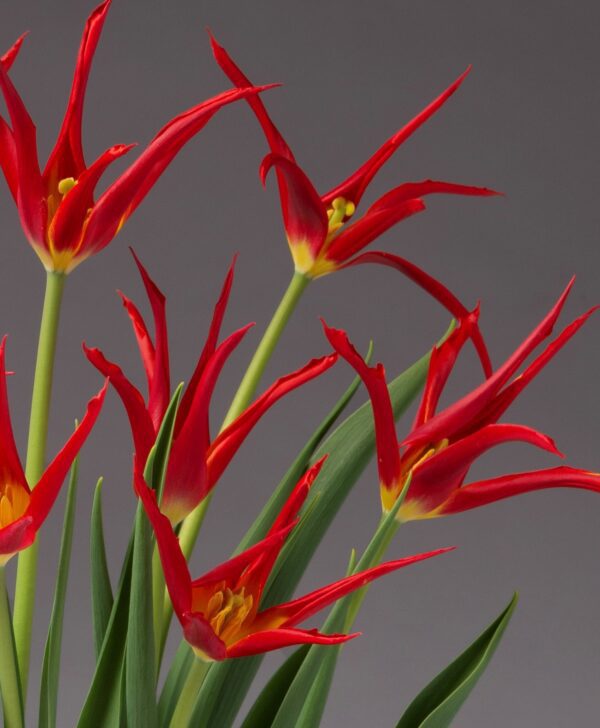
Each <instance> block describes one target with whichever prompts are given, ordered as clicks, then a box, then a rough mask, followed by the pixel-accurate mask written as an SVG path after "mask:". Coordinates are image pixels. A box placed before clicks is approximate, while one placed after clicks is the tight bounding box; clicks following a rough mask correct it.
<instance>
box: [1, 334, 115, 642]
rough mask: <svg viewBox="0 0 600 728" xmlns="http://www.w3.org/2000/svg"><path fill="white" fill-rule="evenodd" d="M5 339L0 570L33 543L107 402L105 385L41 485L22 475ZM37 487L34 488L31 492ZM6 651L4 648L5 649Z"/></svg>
mask: <svg viewBox="0 0 600 728" xmlns="http://www.w3.org/2000/svg"><path fill="white" fill-rule="evenodd" d="M5 348H6V337H5V338H4V339H3V340H2V343H1V344H0V430H1V438H2V445H1V446H0V566H4V565H5V564H6V562H7V561H8V560H9V559H10V558H11V557H12V556H14V555H15V554H16V553H17V552H18V551H22V550H23V549H26V548H27V547H28V546H31V544H32V543H33V542H34V540H35V537H36V534H37V532H38V531H39V529H40V528H41V527H42V525H43V524H44V521H45V520H46V518H47V516H48V514H49V513H50V511H51V510H52V506H53V505H54V502H55V500H56V498H57V496H58V494H59V492H60V489H61V486H62V484H63V482H64V480H65V477H66V475H67V473H68V472H69V468H70V467H71V465H72V464H73V461H74V460H75V458H76V457H77V454H78V453H79V451H80V450H81V448H82V447H83V444H84V443H85V441H86V440H87V438H88V435H89V434H90V432H91V430H92V428H93V426H94V423H95V422H96V419H97V417H98V415H99V414H100V410H101V409H102V403H103V401H104V395H105V393H106V385H104V387H103V388H102V390H101V391H100V392H99V393H98V394H97V395H96V396H95V397H93V398H92V399H91V400H90V401H89V403H88V406H87V410H86V413H85V415H84V416H83V419H82V420H81V423H80V424H79V425H78V426H77V427H76V428H75V432H74V433H73V434H72V435H71V437H70V438H69V439H68V440H67V442H66V443H65V445H64V447H63V448H62V450H61V451H60V452H59V453H58V455H56V457H55V458H54V460H52V462H51V463H50V464H49V465H48V467H47V468H46V469H45V471H44V473H43V475H42V477H41V478H40V480H39V482H38V483H37V484H36V483H28V482H27V479H26V478H25V473H24V472H23V467H22V465H21V460H20V458H19V453H18V451H17V446H16V444H15V438H14V436H13V431H12V425H11V422H10V412H9V409H8V393H7V391H6V367H5ZM31 486H35V488H33V489H32V488H31ZM2 649H5V647H2Z"/></svg>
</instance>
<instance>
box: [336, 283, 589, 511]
mask: <svg viewBox="0 0 600 728" xmlns="http://www.w3.org/2000/svg"><path fill="white" fill-rule="evenodd" d="M572 283H573V282H572V281H571V283H570V284H569V286H568V287H567V289H566V290H565V291H564V293H563V294H562V296H561V297H560V298H559V300H558V301H557V303H556V304H555V305H554V307H553V308H552V309H551V310H550V312H549V313H548V314H547V315H546V317H545V318H544V319H543V320H542V322H541V323H540V324H539V325H538V326H537V327H536V328H535V329H534V331H533V332H532V333H531V334H530V335H529V336H528V337H527V338H526V339H525V341H524V342H523V343H522V344H521V345H520V346H519V347H518V348H517V349H516V351H515V352H514V353H513V354H512V355H511V356H510V357H509V358H508V359H507V360H506V361H505V362H504V364H503V365H502V366H501V367H499V368H498V369H497V370H496V371H495V372H494V373H493V374H492V376H491V377H489V378H488V379H487V380H486V381H485V382H484V383H483V384H481V385H480V386H479V387H477V388H476V389H474V390H473V391H471V392H470V393H469V394H467V395H466V396H464V397H462V398H461V399H459V400H458V401H457V402H455V403H454V404H452V405H450V406H449V407H446V408H445V409H443V410H441V411H440V412H436V409H437V406H438V402H439V399H440V396H441V394H442V391H443V389H444V386H445V384H446V381H447V379H448V377H449V375H450V373H451V371H452V368H453V366H454V364H455V362H456V359H457V357H458V354H459V353H460V350H461V348H462V346H463V345H464V343H465V341H466V339H467V338H468V337H469V335H470V331H471V329H472V328H473V326H475V325H476V322H477V316H478V311H477V310H475V311H473V312H472V313H471V314H470V315H469V316H468V317H467V318H465V319H463V320H461V321H460V323H459V326H458V328H456V329H455V330H454V331H453V332H452V333H451V334H450V336H449V337H448V338H447V339H446V340H445V341H444V342H443V343H442V344H441V345H440V346H439V347H436V348H434V349H433V352H432V355H431V361H430V365H429V371H428V376H427V382H426V384H425V390H424V393H423V397H422V400H421V405H420V407H419V410H418V412H417V416H416V420H415V423H414V425H413V428H412V431H411V432H410V434H409V435H408V437H407V438H405V439H404V440H403V441H402V443H399V442H398V439H397V436H396V430H395V424H394V416H393V412H392V406H391V401H390V397H389V393H388V389H387V385H386V379H385V371H384V368H383V366H382V365H381V364H378V365H376V366H374V367H370V366H367V364H366V363H365V362H364V360H363V359H362V357H361V356H360V354H358V352H357V351H356V349H355V348H354V347H353V346H352V344H351V342H350V340H349V339H348V336H347V334H346V333H345V332H344V331H341V330H339V329H332V328H329V327H328V326H327V325H325V333H326V336H327V338H328V339H329V341H330V343H331V344H332V346H333V348H334V349H335V350H336V351H337V352H338V353H339V354H340V355H341V356H342V357H343V358H344V359H346V361H347V362H348V363H349V364H350V365H351V366H352V367H353V368H354V369H355V370H356V371H357V372H358V374H359V375H360V376H361V378H362V379H363V382H364V384H365V385H366V387H367V390H368V392H369V396H370V399H371V404H372V407H373V414H374V419H375V430H376V440H377V454H378V463H379V477H380V483H381V500H382V505H383V509H384V511H389V510H390V509H391V507H392V505H393V504H394V503H395V501H396V499H397V498H398V496H399V494H400V493H401V492H402V489H403V487H404V485H405V483H406V482H407V478H408V477H409V476H411V480H410V484H409V487H408V492H407V494H406V497H405V499H404V501H403V503H402V505H401V506H400V509H399V515H398V518H399V520H401V521H409V520H414V519H422V518H435V517H437V516H444V515H448V514H450V513H459V512H461V511H466V510H469V509H471V508H476V507H478V506H482V505H486V504H487V503H491V502H493V501H497V500H501V499H503V498H508V497H511V496H514V495H519V494H520V493H527V492H529V491H534V490H541V489H544V488H556V487H565V488H582V489H586V490H592V491H596V492H600V474H599V473H592V472H588V471H585V470H579V469H576V468H571V467H566V466H562V467H557V468H550V469H544V470H538V471H535V472H530V473H517V474H512V475H504V476H501V477H499V478H492V479H488V480H480V481H476V482H472V483H469V484H467V485H464V482H465V480H466V477H467V475H468V471H469V468H470V467H471V465H472V464H473V462H474V461H475V460H476V459H477V458H478V457H479V456H480V455H482V454H483V453H485V452H487V451H488V450H490V449H491V448H493V447H496V446H497V445H500V444H502V443H505V442H513V441H516V442H525V443H529V444H531V445H534V446H536V447H538V448H541V449H542V450H546V451H548V452H550V453H553V454H556V455H560V453H559V451H558V450H557V449H556V446H555V444H554V442H553V441H552V440H551V439H550V438H549V437H548V436H547V435H545V434H543V433H541V432H538V431H537V430H534V429H532V428H530V427H525V426H524V425H515V424H498V420H499V418H500V417H501V416H502V415H503V414H504V412H505V411H506V410H507V408H508V407H509V406H510V405H511V403H512V402H513V401H514V400H515V398H516V397H517V396H518V395H519V394H520V393H521V392H522V391H523V389H524V388H525V387H526V386H527V385H528V384H529V382H531V380H532V379H533V378H534V377H535V376H536V375H537V374H539V372H540V371H541V370H542V369H543V368H544V367H545V366H546V364H548V362H549V361H550V360H551V359H552V358H553V357H554V356H555V355H556V354H557V353H558V351H560V349H562V347H563V346H564V345H565V344H566V343H567V342H568V341H569V339H570V338H571V337H572V336H573V335H574V334H575V333H576V332H577V331H578V330H579V329H580V328H581V326H583V324H584V323H585V322H586V321H587V320H588V318H589V317H590V315H591V314H592V313H593V312H594V310H596V309H595V308H593V309H590V310H589V311H588V312H587V313H585V314H583V315H582V316H579V318H577V319H575V321H573V322H572V323H571V324H570V325H569V326H567V327H566V328H565V329H564V330H563V331H562V332H561V333H560V334H559V335H558V336H557V337H556V338H555V339H554V340H553V341H551V342H550V343H549V344H548V345H547V346H546V348H545V349H544V350H543V351H542V352H541V353H540V354H539V355H538V356H537V358H535V359H534V360H533V361H532V363H531V364H529V366H528V367H526V368H525V369H524V370H523V371H522V373H521V374H519V375H518V376H516V377H515V374H516V373H517V372H518V370H519V369H520V368H521V366H522V365H523V364H524V362H525V361H526V359H527V358H528V357H529V356H530V355H531V354H532V353H533V351H534V350H535V349H536V348H537V347H538V346H539V345H540V344H541V343H542V342H543V341H544V340H545V339H547V338H548V337H549V336H550V335H551V333H552V329H553V327H554V324H555V323H556V320H557V319H558V316H559V314H560V311H561V309H562V307H563V305H564V303H565V300H566V298H567V296H568V293H569V290H570V288H571V285H572Z"/></svg>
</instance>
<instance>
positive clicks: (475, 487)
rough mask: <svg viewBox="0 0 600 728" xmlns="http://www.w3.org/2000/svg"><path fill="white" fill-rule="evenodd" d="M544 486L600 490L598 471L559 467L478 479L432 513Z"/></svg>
mask: <svg viewBox="0 0 600 728" xmlns="http://www.w3.org/2000/svg"><path fill="white" fill-rule="evenodd" d="M546 488H581V489H583V490H592V491H595V492H596V493H600V474H599V473H590V472H587V471H585V470H578V469H577V468H570V467H567V466H562V467H558V468H550V469H547V470H538V471H536V472H532V473H515V474H513V475H503V476H501V477H499V478H492V479H490V480H480V481H478V482H476V483H471V484H470V485H466V486H464V487H463V488H460V489H459V490H457V491H455V492H454V493H453V494H452V495H451V496H450V498H448V500H447V501H446V502H445V503H444V504H443V505H442V506H441V508H440V509H439V511H438V512H437V513H435V514H434V515H435V516H438V515H439V516H445V515H449V514H450V513H461V512H462V511H468V510H470V509H471V508H478V507H479V506H485V505H487V504H488V503H494V502H496V501H498V500H502V499H503V498H511V497H512V496H515V495H521V494H522V493H530V492H533V491H536V490H545V489H546Z"/></svg>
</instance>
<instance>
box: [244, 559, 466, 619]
mask: <svg viewBox="0 0 600 728" xmlns="http://www.w3.org/2000/svg"><path fill="white" fill-rule="evenodd" d="M452 550H453V549H452V548H444V549H436V550H435V551H428V552H427V553H424V554H417V555H415V556H407V557H405V558H403V559H397V560H396V561H387V562H386V563H384V564H379V565H378V566H374V567H373V568H371V569H367V570H366V571H361V572H359V573H358V574H352V576H347V577H346V578H344V579H340V581H336V582H334V583H333V584H328V585H327V586H324V587H321V589H316V590H315V591H313V592H311V593H310V594H306V595H305V596H303V597H300V598H299V599H294V600H293V601H291V602H287V603H286V604H280V605H278V606H276V607H271V608H270V609H267V610H265V611H264V612H261V613H260V614H259V615H258V617H257V619H256V621H257V622H258V621H259V620H260V622H263V620H264V623H265V624H268V620H269V618H271V617H272V616H275V615H277V616H278V617H279V618H281V617H283V616H285V618H286V621H285V622H284V623H283V625H282V626H283V627H292V626H294V625H295V624H299V623H300V622H303V621H304V620H305V619H308V618H309V617H312V615H313V614H316V613H317V612H320V611H321V609H324V608H325V607H327V606H328V605H329V604H332V603H333V602H335V601H336V600H338V599H341V598H342V597H345V596H346V595H347V594H350V593H351V592H353V591H356V590H357V589H362V587H364V586H366V585H367V584H370V583H371V582H372V581H374V580H375V579H379V578H380V577H381V576H385V574H389V573H391V572H392V571H397V570H398V569H403V568H404V567H405V566H410V565H411V564H416V563H417V562H418V561H424V560H425V559H430V558H432V557H433V556H438V555H440V554H444V553H446V552H447V551H452Z"/></svg>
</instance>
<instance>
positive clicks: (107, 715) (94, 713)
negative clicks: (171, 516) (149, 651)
mask: <svg viewBox="0 0 600 728" xmlns="http://www.w3.org/2000/svg"><path fill="white" fill-rule="evenodd" d="M181 386H182V385H180V386H179V387H178V388H177V390H176V391H175V394H174V395H173V398H172V399H171V402H170V404H169V407H168V408H167V412H166V413H165V416H164V418H163V423H162V425H161V428H160V430H159V433H158V436H157V438H156V443H155V445H154V447H153V448H152V451H151V453H150V455H149V456H148V461H147V463H146V468H145V470H144V476H145V477H146V478H147V482H148V483H149V485H151V486H152V487H158V490H159V492H160V489H161V488H162V484H163V483H164V474H165V471H166V462H167V458H168V453H169V450H170V447H171V441H172V438H173V422H174V417H175V414H176V410H177V406H178V404H179V398H180V396H181ZM136 526H137V517H136ZM144 549H145V546H144V544H142V547H140V549H139V550H138V558H139V559H140V561H142V560H143V555H144V553H145V550H144ZM133 551H134V537H133V535H132V537H131V539H130V541H129V546H128V548H127V553H126V556H125V560H124V563H123V567H122V569H121V578H120V580H119V587H118V590H117V595H116V598H115V600H114V603H113V607H112V610H111V613H110V619H109V622H108V626H107V627H106V632H105V635H104V641H103V642H102V648H101V650H100V654H99V657H98V662H97V664H96V671H95V673H94V677H93V680H92V685H91V687H90V689H89V692H88V694H87V697H86V700H85V703H84V706H83V710H82V712H81V715H80V717H79V722H78V723H77V728H96V727H97V726H99V725H102V726H107V727H108V726H110V727H111V728H112V727H113V726H119V725H120V724H121V723H122V715H123V710H122V708H123V705H122V698H123V697H129V693H128V690H125V689H124V688H123V684H124V683H126V682H127V680H126V678H127V670H126V669H125V665H124V662H125V645H126V642H127V636H128V623H129V603H130V598H131V596H132V588H131V586H132V584H131V576H132V562H133ZM150 585H151V582H150V581H148V588H149V591H148V592H147V593H146V598H147V597H148V595H150V594H152V588H151V586H150ZM138 586H139V585H138ZM136 598H137V597H136ZM147 601H148V602H150V604H151V599H148V598H147ZM151 642H152V644H154V634H153V635H152V639H151ZM152 664H153V665H154V662H153V663H152ZM133 669H134V668H131V671H133ZM148 670H149V672H152V675H153V679H154V671H153V670H150V668H148ZM130 674H131V675H133V672H130ZM132 679H133V678H132ZM127 715H129V710H128V709H127ZM148 725H150V724H148Z"/></svg>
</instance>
